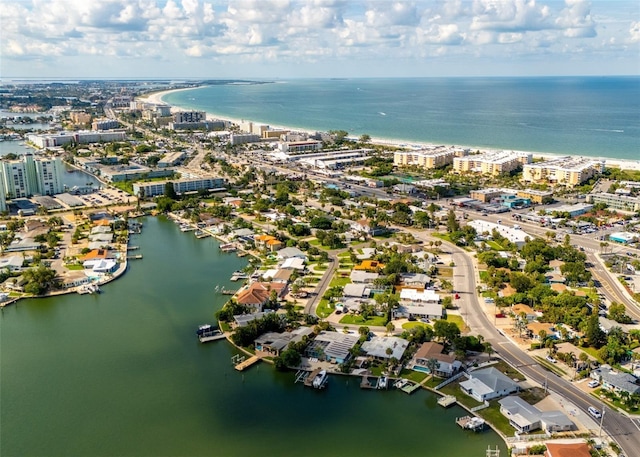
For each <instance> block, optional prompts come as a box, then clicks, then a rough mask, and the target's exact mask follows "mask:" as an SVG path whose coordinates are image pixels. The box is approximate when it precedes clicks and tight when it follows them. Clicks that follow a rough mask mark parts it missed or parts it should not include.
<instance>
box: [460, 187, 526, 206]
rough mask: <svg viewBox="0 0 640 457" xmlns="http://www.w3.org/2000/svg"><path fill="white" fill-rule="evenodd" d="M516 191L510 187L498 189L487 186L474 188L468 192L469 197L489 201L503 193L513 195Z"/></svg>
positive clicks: (483, 201)
mask: <svg viewBox="0 0 640 457" xmlns="http://www.w3.org/2000/svg"><path fill="white" fill-rule="evenodd" d="M515 193H516V191H514V190H510V189H498V188H494V187H489V188H487V189H476V190H472V191H470V192H469V197H471V198H473V199H475V200H478V201H480V202H482V203H491V202H492V201H493V200H495V199H497V198H501V197H502V196H503V195H505V194H507V195H515Z"/></svg>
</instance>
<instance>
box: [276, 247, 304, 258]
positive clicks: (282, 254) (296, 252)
mask: <svg viewBox="0 0 640 457" xmlns="http://www.w3.org/2000/svg"><path fill="white" fill-rule="evenodd" d="M291 258H298V259H303V260H305V261H306V260H307V255H306V254H305V253H304V252H302V251H301V250H300V249H298V248H296V247H288V248H283V249H280V250H279V251H278V259H280V260H285V259H291Z"/></svg>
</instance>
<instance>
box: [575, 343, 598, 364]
mask: <svg viewBox="0 0 640 457" xmlns="http://www.w3.org/2000/svg"><path fill="white" fill-rule="evenodd" d="M580 349H582V350H583V351H584V352H586V353H587V354H589V355H590V356H591V357H593V358H595V359H596V360H597V361H598V362H600V363H603V360H602V359H601V358H600V357H599V356H598V350H597V349H596V348H592V347H590V346H589V347H584V348H583V347H582V346H580Z"/></svg>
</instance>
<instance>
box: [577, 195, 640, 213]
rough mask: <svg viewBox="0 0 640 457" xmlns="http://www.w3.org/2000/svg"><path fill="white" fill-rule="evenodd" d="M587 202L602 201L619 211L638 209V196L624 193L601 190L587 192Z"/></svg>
mask: <svg viewBox="0 0 640 457" xmlns="http://www.w3.org/2000/svg"><path fill="white" fill-rule="evenodd" d="M586 200H587V202H589V203H594V204H596V203H604V204H605V205H607V207H609V208H611V209H618V210H621V211H633V212H637V211H640V198H639V197H629V196H626V195H618V194H610V193H607V192H602V193H599V194H588V195H587V198H586Z"/></svg>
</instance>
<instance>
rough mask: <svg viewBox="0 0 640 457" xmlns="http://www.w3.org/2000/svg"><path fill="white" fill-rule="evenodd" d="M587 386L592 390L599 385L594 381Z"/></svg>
mask: <svg viewBox="0 0 640 457" xmlns="http://www.w3.org/2000/svg"><path fill="white" fill-rule="evenodd" d="M587 385H588V386H589V387H591V388H592V389H593V388H594V387H598V386H599V385H600V383H599V382H598V381H596V380H595V379H594V380H593V381H590V382H589V384H587Z"/></svg>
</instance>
